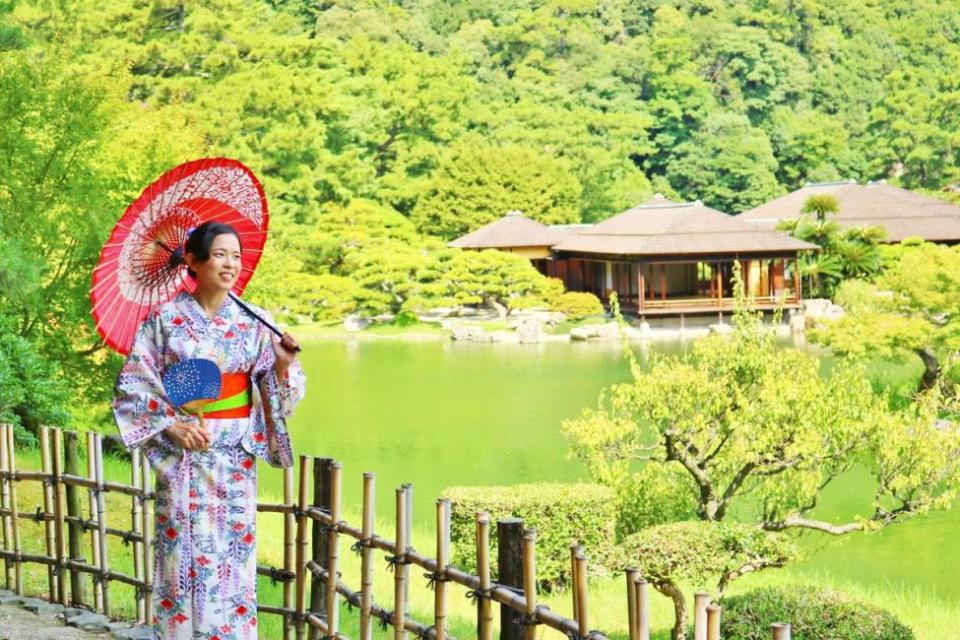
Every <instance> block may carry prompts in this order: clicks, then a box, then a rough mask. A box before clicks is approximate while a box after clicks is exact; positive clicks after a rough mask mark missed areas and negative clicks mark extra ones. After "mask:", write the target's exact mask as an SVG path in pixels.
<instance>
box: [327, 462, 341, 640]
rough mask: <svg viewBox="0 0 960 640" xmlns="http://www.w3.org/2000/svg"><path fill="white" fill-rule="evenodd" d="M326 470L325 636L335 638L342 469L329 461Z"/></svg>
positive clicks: (337, 613)
mask: <svg viewBox="0 0 960 640" xmlns="http://www.w3.org/2000/svg"><path fill="white" fill-rule="evenodd" d="M327 468H328V469H329V472H330V485H329V486H330V493H329V495H330V521H331V523H332V525H333V527H332V528H331V529H330V534H329V537H328V538H327V546H328V549H327V572H328V573H327V636H328V637H331V638H333V637H336V635H337V632H338V631H339V629H340V616H339V613H340V606H339V604H338V603H337V575H338V573H339V564H340V553H339V546H340V545H339V534H338V532H337V529H336V526H337V523H338V522H340V498H341V495H340V488H341V478H342V473H341V471H342V467H341V465H340V463H339V462H336V461H331V462H330V464H329V465H327Z"/></svg>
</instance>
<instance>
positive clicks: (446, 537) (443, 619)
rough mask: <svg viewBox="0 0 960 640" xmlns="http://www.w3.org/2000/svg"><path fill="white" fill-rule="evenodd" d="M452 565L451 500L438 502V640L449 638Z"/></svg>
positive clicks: (435, 600) (435, 625)
mask: <svg viewBox="0 0 960 640" xmlns="http://www.w3.org/2000/svg"><path fill="white" fill-rule="evenodd" d="M449 564H450V500H447V499H440V500H437V574H438V575H437V579H436V581H435V583H434V586H433V628H434V629H435V630H436V634H437V637H436V640H446V637H447V583H446V570H447V565H449Z"/></svg>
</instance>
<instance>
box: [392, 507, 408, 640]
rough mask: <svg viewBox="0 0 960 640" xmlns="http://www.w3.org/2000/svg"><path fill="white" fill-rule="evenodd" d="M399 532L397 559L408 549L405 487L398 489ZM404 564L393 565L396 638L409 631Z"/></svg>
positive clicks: (400, 638) (394, 631)
mask: <svg viewBox="0 0 960 640" xmlns="http://www.w3.org/2000/svg"><path fill="white" fill-rule="evenodd" d="M396 520H397V532H396V537H395V539H394V543H395V545H396V546H395V550H396V557H397V560H398V561H400V560H401V559H404V560H405V559H406V556H405V553H406V549H407V492H406V490H405V489H403V488H400V489H397V513H396ZM403 567H404V565H402V564H395V565H394V567H393V638H394V640H406V637H407V632H406V629H404V628H403V623H404V619H405V618H406V615H405V614H404V612H405V611H406V594H407V589H406V584H405V578H406V572H405V571H404V570H403Z"/></svg>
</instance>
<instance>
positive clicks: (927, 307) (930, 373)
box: [813, 243, 960, 388]
mask: <svg viewBox="0 0 960 640" xmlns="http://www.w3.org/2000/svg"><path fill="white" fill-rule="evenodd" d="M888 259H889V261H890V262H889V263H888V266H887V269H886V271H884V273H883V274H882V275H880V276H879V277H877V278H876V284H875V285H860V286H857V287H854V286H853V285H844V286H843V287H841V289H840V291H839V292H838V301H840V302H841V304H843V305H844V306H845V308H846V310H847V314H846V315H845V316H844V317H843V318H841V319H839V320H835V321H832V322H827V323H824V326H823V327H821V328H819V329H818V330H817V331H815V332H814V333H813V337H814V339H816V340H817V341H819V342H821V343H822V344H824V345H827V346H829V347H830V348H831V349H832V350H834V351H835V352H836V353H838V354H840V355H844V356H852V357H855V358H861V359H862V358H866V357H876V356H887V357H902V356H903V355H905V354H910V353H916V354H918V355H920V356H921V358H922V359H923V360H924V363H925V365H926V369H927V373H926V374H925V376H924V379H923V380H922V381H921V387H922V388H929V387H930V386H932V385H933V384H935V382H936V378H937V376H938V375H939V373H940V364H939V362H941V361H944V360H946V361H953V360H954V359H955V357H954V354H957V353H958V352H960V321H958V318H960V302H958V296H960V251H958V250H957V249H956V248H954V247H945V246H942V245H934V244H929V243H920V244H916V243H911V244H910V245H908V246H905V247H900V249H899V250H898V251H897V252H896V253H891V254H889V255H888Z"/></svg>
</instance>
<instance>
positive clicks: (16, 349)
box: [0, 316, 70, 445]
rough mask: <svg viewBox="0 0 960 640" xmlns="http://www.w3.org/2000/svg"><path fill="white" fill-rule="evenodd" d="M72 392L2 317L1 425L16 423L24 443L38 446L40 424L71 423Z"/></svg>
mask: <svg viewBox="0 0 960 640" xmlns="http://www.w3.org/2000/svg"><path fill="white" fill-rule="evenodd" d="M69 397H70V396H69V389H68V387H67V386H66V385H65V384H64V383H63V381H62V380H60V379H58V378H57V376H55V375H54V368H53V366H51V365H50V364H49V363H47V362H46V361H45V360H44V359H43V358H42V357H41V356H40V354H38V353H37V351H36V349H35V348H34V347H33V345H32V344H30V342H28V341H27V340H25V339H24V338H21V337H20V336H18V335H16V334H15V333H13V332H12V331H10V323H9V322H8V321H7V319H6V318H5V317H3V316H0V422H5V423H8V424H12V425H13V428H14V437H15V438H16V440H17V441H18V442H20V443H22V444H28V445H33V444H36V433H37V432H38V429H39V427H40V425H46V424H50V425H57V426H65V425H67V424H68V423H69V414H68V413H67V403H68V402H69Z"/></svg>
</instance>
